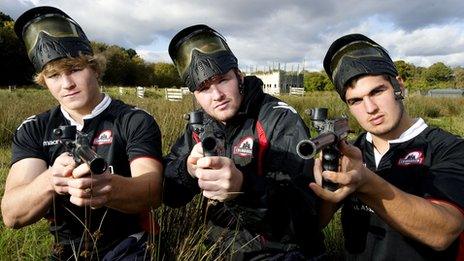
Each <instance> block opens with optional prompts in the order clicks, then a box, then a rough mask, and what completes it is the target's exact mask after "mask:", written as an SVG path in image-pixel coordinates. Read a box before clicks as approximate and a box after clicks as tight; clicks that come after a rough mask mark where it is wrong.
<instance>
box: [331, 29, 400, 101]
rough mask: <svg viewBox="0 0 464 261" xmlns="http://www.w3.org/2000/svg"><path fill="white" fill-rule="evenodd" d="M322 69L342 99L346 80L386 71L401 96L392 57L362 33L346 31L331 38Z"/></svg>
mask: <svg viewBox="0 0 464 261" xmlns="http://www.w3.org/2000/svg"><path fill="white" fill-rule="evenodd" d="M324 69H325V71H326V73H327V75H328V76H329V78H330V80H331V81H332V83H333V84H334V85H335V89H336V90H337V92H338V94H339V95H340V97H341V98H342V100H343V101H345V93H346V87H347V86H346V84H347V83H348V82H349V81H350V80H351V79H353V78H354V77H357V76H361V75H381V74H386V75H388V76H389V78H390V82H391V83H392V85H393V88H394V91H395V95H396V96H397V97H398V96H399V97H401V89H400V86H399V83H398V81H397V80H396V78H395V77H396V76H397V75H398V71H397V70H396V67H395V64H394V63H393V61H392V59H391V58H390V56H389V55H388V53H387V51H386V50H385V49H384V48H383V47H382V46H380V45H378V44H377V43H376V42H374V41H372V40H371V39H369V38H368V37H366V36H364V35H362V34H350V35H345V36H343V37H341V38H339V39H338V40H336V41H335V42H333V43H332V45H331V46H330V48H329V50H328V51H327V54H326V55H325V57H324Z"/></svg>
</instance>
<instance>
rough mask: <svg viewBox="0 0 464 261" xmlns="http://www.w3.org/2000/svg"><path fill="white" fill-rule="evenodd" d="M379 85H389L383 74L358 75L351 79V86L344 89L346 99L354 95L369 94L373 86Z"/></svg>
mask: <svg viewBox="0 0 464 261" xmlns="http://www.w3.org/2000/svg"><path fill="white" fill-rule="evenodd" d="M381 86H391V84H390V81H388V80H387V79H386V78H385V76H383V75H365V76H361V77H359V78H358V79H357V80H356V81H353V83H352V85H351V86H348V88H347V89H346V94H345V97H346V99H347V100H348V99H351V98H355V97H362V96H365V95H367V94H369V93H370V92H371V91H372V90H374V89H375V88H378V87H381Z"/></svg>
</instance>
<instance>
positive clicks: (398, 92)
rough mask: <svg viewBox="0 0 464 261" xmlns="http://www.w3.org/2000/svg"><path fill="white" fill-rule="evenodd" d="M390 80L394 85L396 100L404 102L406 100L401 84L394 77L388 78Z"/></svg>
mask: <svg viewBox="0 0 464 261" xmlns="http://www.w3.org/2000/svg"><path fill="white" fill-rule="evenodd" d="M388 78H390V83H391V84H392V85H393V91H394V92H395V99H396V100H402V99H404V96H403V92H402V91H401V87H400V83H399V82H398V80H397V79H396V78H395V77H393V76H388Z"/></svg>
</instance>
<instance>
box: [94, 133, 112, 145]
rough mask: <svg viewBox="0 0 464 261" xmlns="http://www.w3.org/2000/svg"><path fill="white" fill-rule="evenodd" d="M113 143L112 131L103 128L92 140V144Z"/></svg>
mask: <svg viewBox="0 0 464 261" xmlns="http://www.w3.org/2000/svg"><path fill="white" fill-rule="evenodd" d="M111 143H113V132H111V130H104V131H102V132H100V134H98V136H97V137H96V138H95V139H94V140H93V146H100V145H107V144H111Z"/></svg>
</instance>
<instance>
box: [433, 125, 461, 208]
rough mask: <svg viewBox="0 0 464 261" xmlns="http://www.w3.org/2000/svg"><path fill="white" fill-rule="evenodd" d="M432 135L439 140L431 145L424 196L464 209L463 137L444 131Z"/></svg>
mask: <svg viewBox="0 0 464 261" xmlns="http://www.w3.org/2000/svg"><path fill="white" fill-rule="evenodd" d="M434 136H435V139H439V140H440V142H439V143H438V144H434V145H433V146H432V147H433V151H432V152H431V156H432V162H431V166H430V169H429V178H428V179H427V180H428V182H427V184H426V196H427V197H430V198H434V199H438V200H440V199H443V200H445V201H448V202H450V203H452V204H454V205H457V206H458V207H459V208H460V209H461V210H464V192H463V188H464V139H462V138H458V137H456V136H454V135H452V134H449V133H446V132H442V133H440V134H439V133H435V134H434Z"/></svg>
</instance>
